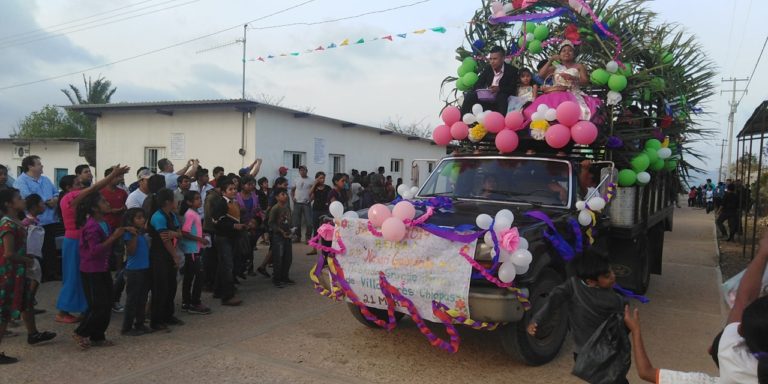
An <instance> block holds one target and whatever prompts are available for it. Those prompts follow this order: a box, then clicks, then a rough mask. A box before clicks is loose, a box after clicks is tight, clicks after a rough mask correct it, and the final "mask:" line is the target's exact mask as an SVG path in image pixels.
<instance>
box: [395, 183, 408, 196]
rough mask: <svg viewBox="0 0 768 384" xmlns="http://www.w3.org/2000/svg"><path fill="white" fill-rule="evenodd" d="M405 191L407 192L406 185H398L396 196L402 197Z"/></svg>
mask: <svg viewBox="0 0 768 384" xmlns="http://www.w3.org/2000/svg"><path fill="white" fill-rule="evenodd" d="M407 191H408V186H407V185H405V184H400V185H399V186H398V187H397V194H398V195H400V196H402V195H403V193H405V192H407Z"/></svg>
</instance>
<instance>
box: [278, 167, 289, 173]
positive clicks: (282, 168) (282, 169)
mask: <svg viewBox="0 0 768 384" xmlns="http://www.w3.org/2000/svg"><path fill="white" fill-rule="evenodd" d="M277 171H278V172H288V168H286V167H280V168H278V169H277Z"/></svg>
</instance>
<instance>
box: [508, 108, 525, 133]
mask: <svg viewBox="0 0 768 384" xmlns="http://www.w3.org/2000/svg"><path fill="white" fill-rule="evenodd" d="M524 121H525V117H524V116H523V114H522V113H521V112H520V111H512V112H510V113H507V116H506V117H504V126H505V127H506V128H507V129H511V130H513V131H518V130H520V129H521V128H523V122H524Z"/></svg>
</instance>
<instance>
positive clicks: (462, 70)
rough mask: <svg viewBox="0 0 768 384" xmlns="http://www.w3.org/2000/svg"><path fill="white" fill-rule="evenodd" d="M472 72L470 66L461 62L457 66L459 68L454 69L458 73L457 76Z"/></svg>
mask: <svg viewBox="0 0 768 384" xmlns="http://www.w3.org/2000/svg"><path fill="white" fill-rule="evenodd" d="M470 72H474V71H473V70H472V69H471V68H470V66H468V65H466V64H462V65H460V66H459V68H458V69H457V70H456V73H457V74H458V75H459V77H464V75H466V74H467V73H470Z"/></svg>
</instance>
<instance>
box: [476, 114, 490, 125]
mask: <svg viewBox="0 0 768 384" xmlns="http://www.w3.org/2000/svg"><path fill="white" fill-rule="evenodd" d="M487 114H488V111H484V112H480V113H478V114H477V121H479V122H480V123H481V124H485V115H487Z"/></svg>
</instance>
